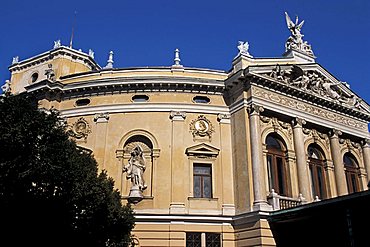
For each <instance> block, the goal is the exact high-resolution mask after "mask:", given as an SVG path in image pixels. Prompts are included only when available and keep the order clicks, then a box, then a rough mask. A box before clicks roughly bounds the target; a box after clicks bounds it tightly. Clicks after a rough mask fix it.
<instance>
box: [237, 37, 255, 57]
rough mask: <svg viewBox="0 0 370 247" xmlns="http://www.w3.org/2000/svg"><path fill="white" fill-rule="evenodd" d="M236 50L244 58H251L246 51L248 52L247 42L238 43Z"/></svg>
mask: <svg viewBox="0 0 370 247" xmlns="http://www.w3.org/2000/svg"><path fill="white" fill-rule="evenodd" d="M238 50H239V54H241V55H245V56H248V57H252V55H251V54H249V51H248V50H249V43H248V42H247V41H246V42H243V41H239V45H238ZM239 54H238V55H239Z"/></svg>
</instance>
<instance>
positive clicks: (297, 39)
mask: <svg viewBox="0 0 370 247" xmlns="http://www.w3.org/2000/svg"><path fill="white" fill-rule="evenodd" d="M285 20H286V24H287V26H288V28H289V30H290V32H291V36H290V37H289V38H288V40H287V41H286V43H285V51H288V50H298V51H302V52H304V53H307V54H308V55H310V56H314V55H313V52H312V49H311V45H309V44H308V43H307V41H303V36H304V35H303V34H302V33H301V29H302V26H303V24H304V21H301V23H298V16H297V17H296V19H295V22H293V21H292V20H291V19H290V17H289V15H288V13H287V12H285Z"/></svg>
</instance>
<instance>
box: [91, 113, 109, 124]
mask: <svg viewBox="0 0 370 247" xmlns="http://www.w3.org/2000/svg"><path fill="white" fill-rule="evenodd" d="M108 120H109V113H108V112H102V113H97V114H95V116H94V121H95V122H96V123H107V122H108Z"/></svg>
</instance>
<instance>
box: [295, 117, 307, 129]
mask: <svg viewBox="0 0 370 247" xmlns="http://www.w3.org/2000/svg"><path fill="white" fill-rule="evenodd" d="M305 124H306V120H304V119H303V118H299V117H296V118H293V120H292V125H293V127H300V128H302V127H303V125H305Z"/></svg>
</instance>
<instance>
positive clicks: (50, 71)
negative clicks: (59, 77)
mask: <svg viewBox="0 0 370 247" xmlns="http://www.w3.org/2000/svg"><path fill="white" fill-rule="evenodd" d="M45 75H46V79H48V80H49V81H55V72H54V69H53V65H52V64H48V69H46V70H45Z"/></svg>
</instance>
